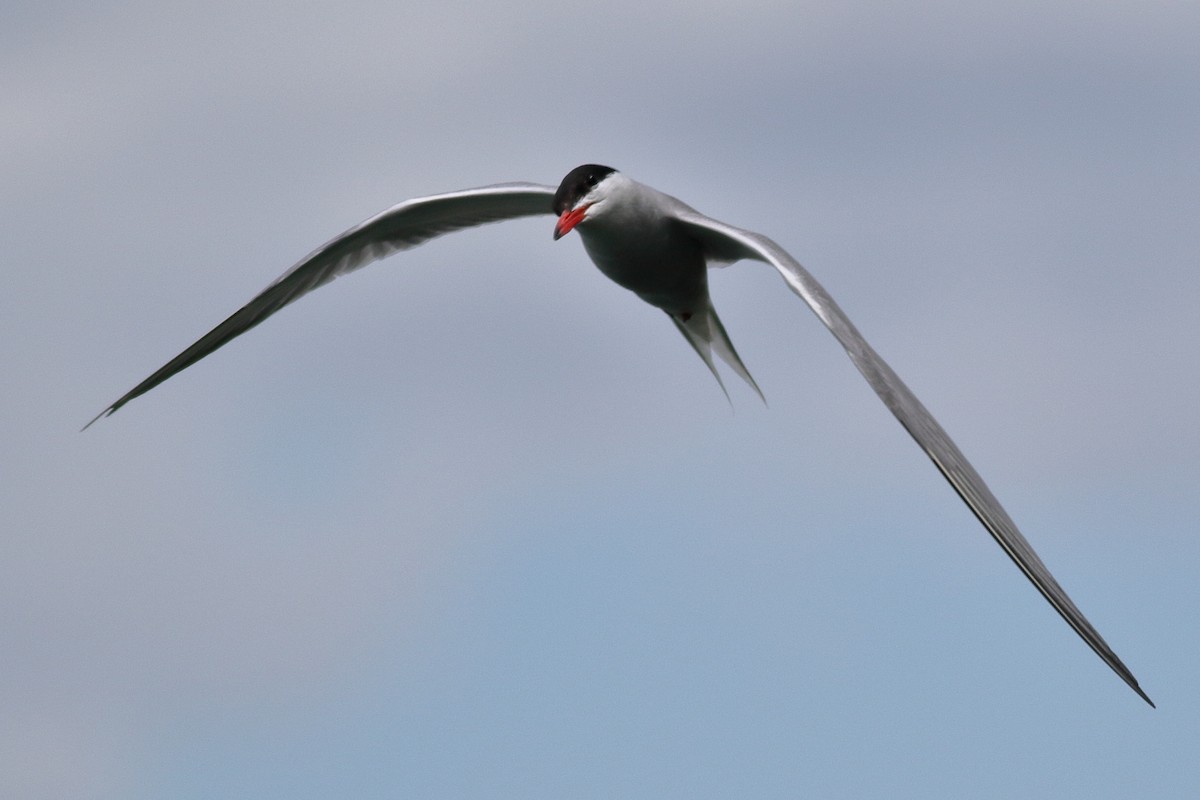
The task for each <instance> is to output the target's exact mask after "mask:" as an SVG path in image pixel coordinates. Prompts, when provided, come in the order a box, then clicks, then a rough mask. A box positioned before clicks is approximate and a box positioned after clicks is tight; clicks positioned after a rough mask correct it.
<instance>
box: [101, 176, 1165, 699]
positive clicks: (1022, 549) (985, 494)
mask: <svg viewBox="0 0 1200 800" xmlns="http://www.w3.org/2000/svg"><path fill="white" fill-rule="evenodd" d="M542 214H554V215H556V216H557V218H558V220H557V222H556V223H555V226H554V238H555V239H559V238H561V237H563V236H565V235H567V234H568V233H569V232H570V231H572V230H577V231H578V232H579V236H580V238H581V239H582V240H583V246H584V249H585V250H587V253H588V255H589V256H590V257H591V259H592V261H593V262H595V264H596V266H597V267H599V269H600V271H601V272H603V273H604V274H605V275H607V276H608V277H609V278H611V279H612V280H613V281H615V282H616V283H618V284H620V285H621V286H623V287H625V288H626V289H629V290H630V291H632V292H634V293H635V294H637V295H638V296H639V297H641V298H642V299H643V300H645V301H646V302H647V303H649V304H650V305H652V306H655V307H656V308H660V309H662V310H663V311H665V312H666V314H667V316H669V317H670V318H671V321H672V322H673V323H674V324H675V327H676V328H678V329H679V331H680V332H681V333H682V334H683V336H684V338H686V339H687V341H688V343H689V344H691V346H692V347H693V348H694V349H695V351H696V353H697V354H699V356H700V358H701V359H703V360H704V363H705V364H706V365H707V366H708V368H709V370H710V371H711V372H712V374H713V376H714V377H716V379H717V382H718V384H720V385H721V389H722V391H724V390H725V386H724V384H723V383H722V382H721V376H720V375H719V374H718V372H717V369H716V366H715V364H714V361H713V357H714V355H715V356H716V357H718V358H720V359H721V360H722V361H724V362H725V363H726V364H728V366H729V367H730V368H731V369H732V370H733V371H734V372H735V373H736V374H737V375H738V376H740V377H741V378H742V379H743V380H745V381H746V383H748V384H749V385H750V386H751V387H752V388H753V389H754V391H755V392H757V393H758V395H759V396H760V397H761V396H762V392H761V391H760V390H759V388H758V385H757V384H756V383H755V382H754V378H753V377H751V375H750V373H749V371H748V370H747V369H746V367H745V365H744V364H743V363H742V360H741V358H739V357H738V354H737V351H736V350H735V349H734V347H733V343H732V342H731V341H730V340H729V336H728V335H727V334H726V332H725V328H724V326H723V325H722V324H721V320H720V319H719V318H718V317H717V312H716V310H715V309H714V308H713V304H712V300H711V298H710V296H709V291H708V277H707V276H708V267H711V266H723V265H726V264H731V263H733V262H735V261H741V260H745V259H749V260H754V261H762V262H766V263H767V264H769V265H771V266H772V267H774V268H775V269H776V270H778V271H779V274H780V275H781V276H782V277H783V279H784V281H785V282H786V283H787V285H788V287H789V288H791V289H792V291H794V292H795V293H796V294H798V295H799V296H800V297H801V298H803V299H804V301H805V302H806V303H808V305H809V307H810V308H811V309H812V310H813V312H814V313H816V315H817V316H818V317H819V318H820V319H821V321H822V322H823V323H825V326H826V327H827V328H829V331H830V332H831V333H832V334H833V335H834V337H836V338H837V340H838V341H839V342H840V343H841V344H842V346H843V347H844V348H845V349H846V352H847V354H849V356H850V359H851V361H853V362H854V365H855V366H856V367H858V369H859V371H860V372H861V373H862V374H863V377H865V378H866V379H867V383H869V384H870V385H871V388H872V389H874V390H875V393H876V394H878V395H879V398H880V399H881V400H883V402H884V404H885V405H886V406H887V407H888V408H889V409H891V411H892V413H893V414H894V415H895V416H896V418H897V419H898V420H899V421H900V424H901V425H903V426H904V428H905V429H906V430H907V431H908V432H909V434H911V435H912V437H913V439H915V440H916V442H917V444H919V445H920V446H921V448H922V449H923V450H924V451H925V453H926V454H927V455H928V456H929V457H930V458H931V459H932V460H933V463H934V465H935V466H937V468H938V470H940V471H941V473H942V475H944V476H945V478H946V480H948V481H949V482H950V485H951V486H953V487H954V490H955V491H956V492H958V495H959V496H960V497H961V498H962V499H963V501H964V502H965V503H966V504H967V506H968V507H969V508H970V509H971V511H972V512H974V514H975V516H976V517H978V519H979V521H980V522H982V523H983V525H984V527H985V528H987V530H988V532H989V533H990V534H991V535H992V537H993V538H994V539H995V540H996V542H997V543H998V544H999V545H1000V547H1001V548H1003V550H1004V552H1005V553H1007V554H1008V556H1009V558H1011V559H1012V560H1013V562H1014V563H1016V565H1017V566H1018V567H1019V568H1020V569H1021V571H1022V572H1023V573H1024V574H1025V577H1027V578H1028V579H1029V580H1030V582H1032V583H1033V585H1034V586H1035V587H1037V590H1038V591H1039V592H1041V593H1042V596H1043V597H1045V598H1046V600H1048V601H1049V602H1050V605H1052V606H1053V607H1054V610H1055V611H1057V612H1058V613H1059V614H1060V615H1061V616H1062V618H1063V619H1065V620H1066V621H1067V624H1068V625H1070V626H1071V627H1072V628H1073V629H1074V630H1075V632H1076V633H1077V634H1079V636H1080V637H1081V638H1082V639H1083V640H1084V641H1085V642H1087V644H1088V646H1089V647H1091V648H1092V650H1094V651H1095V652H1096V654H1097V655H1098V656H1100V658H1101V659H1103V661H1104V663H1106V664H1108V666H1109V667H1110V668H1112V670H1113V671H1114V672H1115V673H1117V675H1119V676H1120V677H1121V679H1122V680H1124V681H1125V683H1127V684H1128V685H1129V686H1130V688H1132V689H1133V691H1135V692H1137V694H1138V696H1140V697H1141V698H1142V699H1143V700H1145V701H1146V702H1147V703H1149V704H1150V705H1151V706H1153V705H1154V703H1153V702H1152V701H1151V700H1150V698H1149V697H1148V696H1147V695H1146V693H1145V692H1144V691H1142V689H1141V688H1140V687H1139V686H1138V682H1137V679H1136V678H1134V676H1133V673H1131V672H1130V671H1129V669H1128V668H1126V666H1125V665H1124V664H1123V663H1122V662H1121V659H1119V658H1118V657H1117V655H1116V653H1114V652H1113V650H1112V648H1110V647H1109V646H1108V644H1107V643H1106V642H1105V641H1104V639H1103V638H1102V637H1101V636H1100V634H1099V633H1097V631H1096V629H1095V628H1093V627H1092V625H1091V623H1089V622H1088V620H1087V618H1086V617H1084V615H1083V613H1082V612H1080V611H1079V609H1078V608H1076V607H1075V604H1074V603H1073V602H1072V601H1071V598H1070V597H1068V596H1067V593H1066V592H1065V591H1063V589H1062V587H1061V586H1059V585H1058V581H1056V580H1055V579H1054V576H1053V575H1051V574H1050V570H1048V569H1047V568H1046V566H1045V565H1044V564H1043V563H1042V561H1041V559H1040V558H1038V556H1037V553H1035V552H1034V550H1033V548H1032V547H1031V546H1030V544H1029V542H1028V541H1026V539H1025V537H1024V536H1023V535H1022V534H1021V532H1020V530H1018V529H1017V526H1016V524H1015V523H1014V522H1013V521H1012V519H1011V518H1010V517H1009V516H1008V513H1007V512H1005V510H1004V508H1003V507H1002V506H1001V505H1000V502H999V501H998V500H997V499H996V497H995V496H994V495H993V494H992V492H991V490H990V489H988V487H987V485H986V484H985V483H984V482H983V479H982V478H981V477H980V476H979V473H977V472H976V471H975V469H974V468H973V467H972V466H971V464H970V463H969V462H968V461H967V459H966V457H964V456H963V454H962V452H960V451H959V449H958V447H957V446H956V445H955V444H954V442H953V441H951V439H950V437H949V436H948V435H947V434H946V432H945V431H944V430H943V429H942V426H941V425H939V424H938V423H937V421H936V420H935V419H934V418H933V416H932V415H931V414H930V413H929V412H928V411H927V410H926V409H925V407H924V406H923V405H922V404H921V402H920V401H919V400H917V398H916V396H915V395H914V394H913V393H912V392H911V391H910V390H909V388H908V387H907V386H905V385H904V382H903V381H901V380H900V378H899V376H897V375H896V373H895V372H893V371H892V369H891V367H889V366H888V365H887V364H886V363H885V362H884V360H883V359H882V358H880V357H879V354H878V353H876V352H875V350H874V349H873V348H872V347H871V346H870V345H869V344H868V343H867V341H866V340H865V339H864V338H863V337H862V334H860V333H859V332H858V330H857V329H856V328H855V327H854V325H853V324H852V323H851V322H850V320H849V318H848V317H847V316H846V315H845V313H844V312H843V311H842V310H841V308H839V307H838V305H837V303H835V302H834V301H833V298H832V297H830V296H829V294H828V292H826V291H825V289H824V288H823V287H822V286H821V284H819V283H818V282H817V281H816V279H815V278H813V276H812V275H810V274H809V272H808V271H807V270H805V269H804V267H802V266H801V265H800V264H799V262H797V261H796V260H795V259H794V258H792V257H791V256H790V255H788V254H787V252H785V251H784V250H783V248H781V247H780V246H779V245H777V244H775V242H773V241H771V240H770V239H768V238H767V237H766V236H763V235H761V234H758V233H753V232H751V231H747V230H743V229H741V228H736V227H734V226H732V225H729V224H727V223H724V222H719V221H717V220H715V219H712V218H711V217H706V216H704V215H703V214H701V213H699V212H698V211H696V210H695V209H693V208H691V207H690V206H688V205H686V204H684V203H683V202H681V201H679V200H677V199H675V198H674V197H671V196H670V195H666V194H663V193H662V192H659V191H657V190H655V189H652V188H651V187H649V186H646V185H644V184H641V183H638V182H637V181H634V180H633V179H631V178H629V177H627V176H625V175H624V174H622V173H621V172H618V171H617V170H615V169H612V168H611V167H605V166H600V165H598V164H585V165H583V166H581V167H577V168H575V169H573V170H571V171H570V172H569V173H567V175H566V177H565V178H563V180H562V182H561V183H560V184H559V186H558V188H557V189H555V188H554V187H551V186H545V185H541V184H536V183H502V184H496V185H492V186H484V187H481V188H478V189H467V190H464V191H459V192H448V193H446V194H437V195H431V196H429V197H418V198H414V199H412V200H406V201H404V202H402V203H400V204H398V205H395V206H393V207H391V208H389V209H387V210H386V211H383V212H381V213H379V214H377V215H375V216H373V217H371V218H370V219H368V220H366V221H364V222H362V223H361V224H359V225H356V226H355V227H353V228H351V229H349V230H348V231H346V232H345V233H343V234H341V235H340V236H337V237H335V238H333V239H331V240H330V241H328V242H326V243H325V244H324V245H322V246H321V247H319V248H317V249H316V250H314V251H313V252H312V253H310V254H309V255H308V256H306V257H305V258H304V259H302V260H301V261H300V262H299V263H298V264H296V265H295V266H294V267H292V268H291V269H290V270H288V271H287V272H285V273H284V274H283V275H281V276H280V277H279V278H278V279H277V280H275V282H274V283H272V284H271V285H270V286H268V287H267V288H266V289H264V290H263V291H262V292H260V293H259V294H258V295H257V296H256V297H255V298H254V299H252V300H251V301H250V302H249V303H247V304H246V305H244V306H242V308H240V309H238V310H237V311H236V312H234V313H233V315H232V316H230V317H229V318H228V319H226V320H225V321H224V322H222V323H221V324H220V325H218V326H217V327H215V328H213V329H212V330H211V331H209V332H208V333H207V334H205V335H204V336H203V337H201V338H200V339H199V340H198V341H197V342H196V343H195V344H193V345H192V346H190V347H188V348H187V349H186V350H184V351H183V352H182V353H180V354H179V355H177V356H176V357H175V358H173V359H171V360H170V361H168V362H167V363H166V364H165V365H164V366H163V367H162V368H161V369H159V370H158V371H157V372H155V373H153V374H152V375H150V377H148V378H146V379H145V380H144V381H142V382H141V383H139V384H138V385H137V386H135V387H133V388H132V389H130V390H129V391H128V392H126V393H125V394H124V395H123V396H122V397H121V398H120V399H118V400H117V401H116V402H115V403H113V404H112V405H110V406H109V407H108V408H106V409H105V410H104V411H102V412H100V413H99V414H97V415H96V417H95V418H94V419H92V421H91V422H89V423H88V424H87V425H85V426H84V428H85V429H86V428H87V427H89V426H91V425H92V423H94V422H96V420H98V419H100V418H101V417H104V416H108V415H110V414H112V413H113V412H115V411H117V409H119V408H121V407H122V406H124V405H125V404H126V403H128V402H129V401H130V400H132V399H134V398H135V397H138V396H140V395H143V394H145V393H146V392H148V391H150V390H151V389H153V388H154V387H155V386H157V385H158V384H160V383H162V382H163V381H165V380H167V379H168V378H170V377H171V376H172V375H174V374H176V373H177V372H180V371H181V370H184V369H186V368H187V367H189V366H191V365H192V364H194V363H196V362H197V361H199V360H200V359H202V358H204V357H205V356H207V355H209V354H210V353H212V352H213V351H215V350H217V349H218V348H220V347H221V346H222V345H224V344H226V343H227V342H229V341H230V340H231V339H234V338H235V337H237V336H240V335H241V334H243V333H245V332H246V331H248V330H250V329H251V328H253V327H254V326H255V325H258V324H259V323H260V322H262V321H263V320H265V319H266V318H267V317H269V316H271V315H272V314H274V313H275V312H276V311H278V310H279V309H281V308H283V307H284V306H286V305H288V304H289V303H291V302H292V301H294V300H296V299H298V298H300V297H301V296H303V295H305V294H307V293H308V292H311V291H312V290H313V289H316V288H318V287H320V286H324V285H325V284H326V283H329V282H330V281H331V280H333V279H334V278H336V277H338V276H339V275H344V274H346V273H347V272H351V271H353V270H355V269H358V268H359V267H362V266H365V265H366V264H369V263H371V262H373V261H377V260H379V259H381V258H384V257H385V256H389V255H391V254H393V253H395V252H398V251H400V250H407V249H408V248H411V247H415V246H417V245H419V244H422V243H424V242H426V241H429V240H430V239H433V238H434V237H437V236H441V235H442V234H446V233H452V232H454V231H458V230H463V229H465V228H471V227H475V226H477V225H483V224H486V223H489V222H500V221H502V220H508V219H517V218H520V217H532V216H538V215H542ZM726 396H728V392H726Z"/></svg>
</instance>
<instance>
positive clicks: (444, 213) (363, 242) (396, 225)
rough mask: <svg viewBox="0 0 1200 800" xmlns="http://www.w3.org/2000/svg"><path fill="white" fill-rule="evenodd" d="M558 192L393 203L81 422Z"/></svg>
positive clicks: (532, 188)
mask: <svg viewBox="0 0 1200 800" xmlns="http://www.w3.org/2000/svg"><path fill="white" fill-rule="evenodd" d="M553 199H554V187H552V186H543V185H540V184H536V183H501V184H495V185H493V186H484V187H481V188H478V189H466V190H464V191H460V192H448V193H446V194H439V195H431V196H429V197H418V198H414V199H412V200H405V201H404V202H402V203H399V204H398V205H395V206H392V207H391V208H389V209H387V210H385V211H382V212H380V213H379V214H376V215H375V216H373V217H371V218H370V219H367V220H365V221H364V222H361V223H359V224H358V225H355V226H354V227H353V228H350V229H349V230H347V231H345V232H344V233H342V234H340V235H338V236H336V237H334V238H333V239H330V240H329V241H328V242H326V243H325V244H323V245H321V246H320V247H318V248H317V249H316V250H314V251H313V252H311V253H309V254H308V255H307V256H305V257H304V258H303V259H302V260H301V261H300V262H299V263H297V264H296V265H295V266H294V267H292V268H291V269H289V270H288V271H287V272H285V273H283V274H282V275H280V276H279V277H278V278H277V279H276V280H275V281H274V282H272V283H271V285H270V286H268V287H267V288H266V289H263V291H262V292H260V293H259V294H258V295H256V296H255V297H254V299H252V300H251V301H250V302H248V303H246V305H244V306H242V307H241V308H240V309H238V310H237V311H235V312H234V313H233V314H231V315H230V316H229V317H227V318H226V319H225V321H224V322H222V323H221V324H220V325H217V326H216V327H215V328H213V329H212V330H211V331H209V332H208V333H206V334H205V335H204V336H202V337H201V338H200V339H198V340H197V341H196V342H195V343H194V344H192V345H191V346H190V347H188V348H187V349H186V350H184V351H183V352H182V353H180V354H179V355H177V356H175V358H173V359H171V360H170V361H168V362H167V363H166V364H164V365H163V366H162V367H160V368H159V369H158V370H156V371H155V372H154V373H153V374H151V375H150V376H149V377H148V378H146V379H145V380H144V381H142V382H141V383H139V384H138V385H137V386H135V387H133V388H132V389H130V390H129V391H128V392H126V393H125V394H123V395H122V396H121V397H120V398H119V399H118V400H117V401H116V402H115V403H113V404H112V405H110V406H109V407H108V408H106V409H104V410H103V411H101V412H100V413H99V414H97V415H96V416H95V417H93V418H92V420H91V421H90V422H88V424H87V425H84V426H83V430H87V429H88V428H89V427H91V425H92V424H93V423H95V422H96V420H98V419H100V418H101V417H107V416H109V415H111V414H113V413H115V412H116V411H117V410H118V409H119V408H121V406H123V405H125V404H126V403H128V402H129V401H130V400H133V399H134V398H136V397H138V396H140V395H143V394H145V393H146V392H148V391H150V390H151V389H153V388H154V387H155V386H158V385H159V384H160V383H162V382H163V381H165V380H167V379H168V378H170V377H171V376H173V375H175V374H176V373H178V372H181V371H183V370H185V369H187V368H188V367H190V366H191V365H192V364H195V363H196V362H197V361H199V360H200V359H202V358H204V357H205V356H207V355H209V354H211V353H213V352H214V351H216V350H218V349H219V348H221V347H222V346H224V345H225V344H227V343H228V342H229V341H231V340H232V339H235V338H237V337H238V336H241V335H242V334H243V333H245V332H246V331H248V330H250V329H251V328H253V327H254V326H256V325H258V324H259V323H261V322H262V321H263V320H265V319H266V318H267V317H269V316H271V315H272V314H274V313H275V312H276V311H279V310H280V309H281V308H283V307H284V306H286V305H288V304H290V303H292V302H294V301H295V300H298V299H299V298H301V297H303V296H304V295H306V294H308V293H309V292H311V291H313V290H314V289H318V288H320V287H321V286H324V285H325V284H327V283H329V282H330V281H332V280H333V279H334V278H336V277H338V276H340V275H345V274H346V273H348V272H352V271H353V270H356V269H359V268H360V267H364V266H366V265H367V264H369V263H371V262H372V261H377V260H379V259H381V258H384V257H386V256H389V255H391V254H393V253H396V252H398V251H400V250H407V249H408V248H410V247H416V246H417V245H419V244H423V243H424V242H427V241H429V240H430V239H433V238H435V237H437V236H441V235H443V234H446V233H451V232H453V231H459V230H463V229H464V228H472V227H475V226H477V225H485V224H487V223H490V222H500V221H503V220H508V219H517V218H519V217H529V216H536V215H540V214H553V213H554V212H553V209H552V201H553Z"/></svg>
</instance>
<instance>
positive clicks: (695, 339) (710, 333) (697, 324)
mask: <svg viewBox="0 0 1200 800" xmlns="http://www.w3.org/2000/svg"><path fill="white" fill-rule="evenodd" d="M668 316H670V317H671V321H672V322H674V323H675V327H676V328H678V329H679V332H680V333H682V334H683V338H685V339H687V340H688V343H689V344H690V345H691V346H692V348H693V349H694V350H695V351H696V354H697V355H698V356H700V358H701V360H703V361H704V363H705V364H706V365H707V366H708V369H709V371H710V372H712V374H713V377H714V378H716V379H717V385H718V386H720V387H721V391H722V392H724V393H725V398H726V399H727V400H728V399H729V390H728V389H726V388H725V382H724V381H722V380H721V375H720V374H719V373H718V372H717V367H716V364H714V363H713V352H714V351H715V352H716V354H717V355H718V356H719V357H720V358H721V360H722V361H724V362H725V363H726V364H728V365H729V368H730V369H732V370H733V371H734V372H736V373H737V374H738V375H739V376H740V377H741V378H742V380H744V381H745V382H746V383H748V384H749V385H750V388H751V389H753V390H754V391H755V392H756V393H757V394H758V396H759V398H760V399H761V400H762V401H763V403H764V404H765V403H766V402H767V398H766V397H765V396H764V395H763V393H762V389H759V388H758V384H757V383H755V382H754V378H753V377H752V376H751V375H750V371H749V370H748V369H746V365H745V364H743V363H742V359H741V357H739V356H738V354H737V350H735V349H734V347H733V342H731V341H729V334H727V333H726V332H725V326H724V325H722V324H721V318H720V317H718V316H717V312H716V309H714V308H713V307H712V303H711V302H709V303H707V304H706V307H705V308H703V309H700V310H698V311H695V312H693V313H692V314H690V315H688V316H687V318H686V319H684V318H683V317H682V316H678V315H675V314H668ZM731 402H732V401H731Z"/></svg>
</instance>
